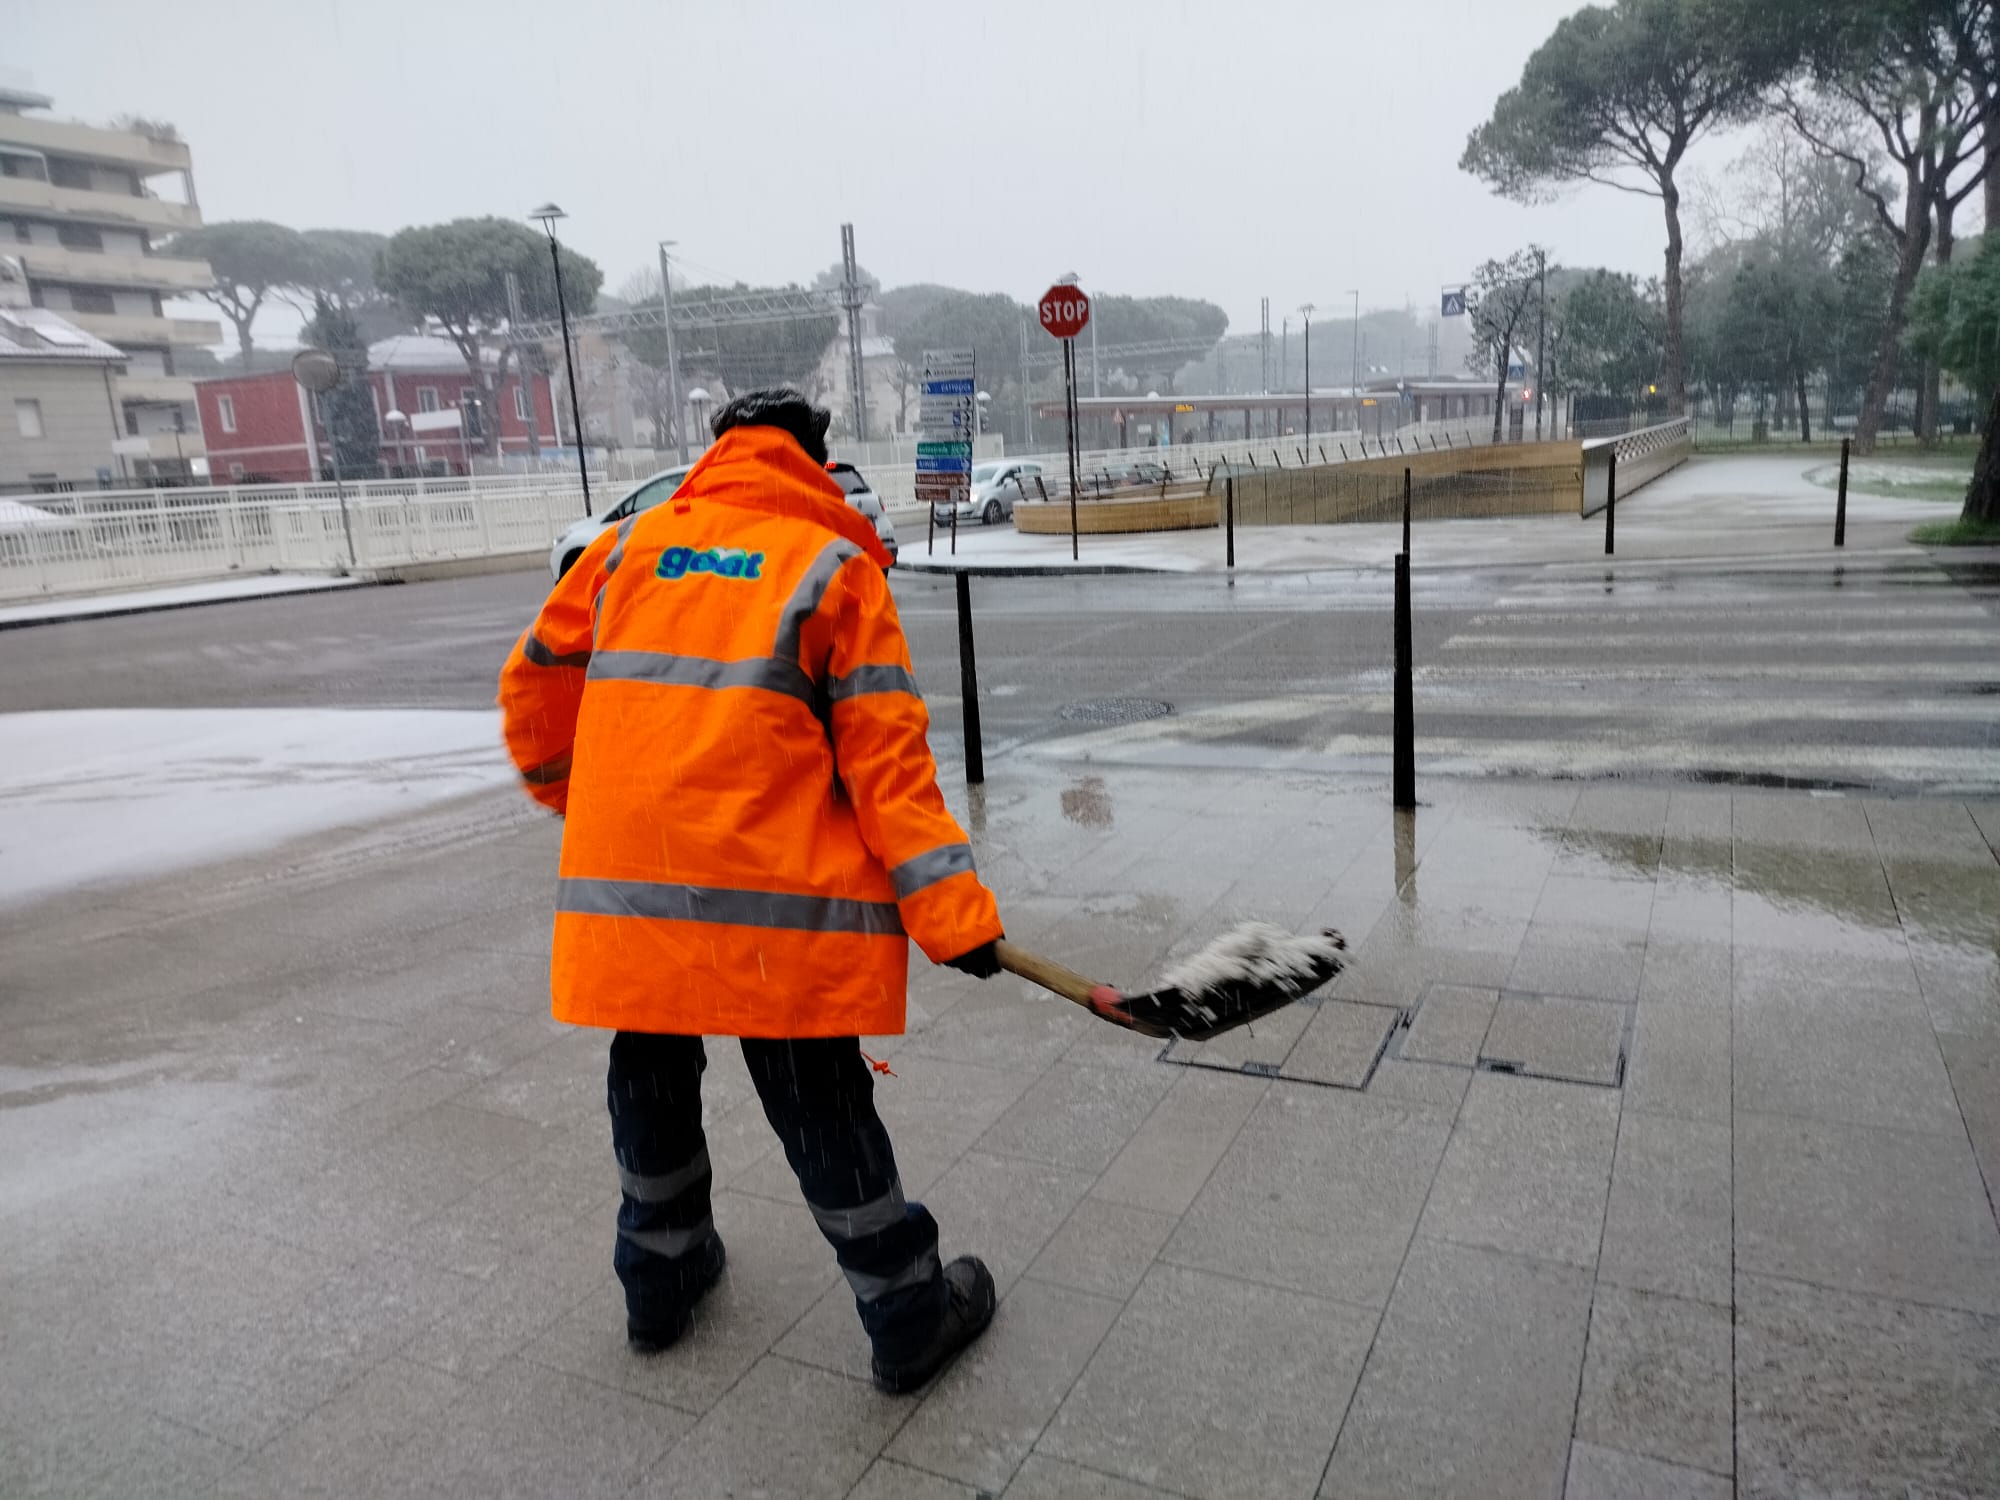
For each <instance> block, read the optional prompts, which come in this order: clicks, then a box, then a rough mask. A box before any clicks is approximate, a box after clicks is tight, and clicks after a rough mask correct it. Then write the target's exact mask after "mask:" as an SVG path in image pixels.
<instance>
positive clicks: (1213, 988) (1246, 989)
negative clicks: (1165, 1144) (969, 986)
mask: <svg viewBox="0 0 2000 1500" xmlns="http://www.w3.org/2000/svg"><path fill="white" fill-rule="evenodd" d="M1346 950H1347V939H1345V938H1343V937H1342V936H1341V935H1340V934H1339V933H1337V932H1335V931H1334V930H1333V929H1332V928H1328V929H1327V930H1326V931H1324V932H1319V933H1311V934H1306V935H1303V936H1302V935H1298V934H1294V933H1290V932H1286V931H1284V930H1283V929H1282V928H1278V927H1273V926H1271V925H1270V924H1269V923H1266V922H1245V923H1244V924H1243V925H1242V926H1240V927H1237V928H1235V929H1233V930H1232V931H1230V932H1226V933H1224V934H1223V935H1222V936H1221V937H1219V938H1217V939H1216V940H1215V941H1214V942H1212V943H1210V944H1209V945H1208V946H1207V947H1206V948H1204V949H1202V950H1201V952H1199V953H1197V954H1195V955H1194V956H1193V957H1192V958H1189V959H1186V960H1184V961H1183V962H1181V963H1179V964H1176V965H1175V966H1174V967H1173V968H1172V969H1170V970H1169V971H1168V972H1167V973H1166V974H1164V975H1163V976H1161V984H1160V988H1158V989H1156V990H1148V991H1147V992H1146V993H1145V994H1143V995H1126V994H1122V993H1121V992H1119V991H1118V990H1116V989H1114V988H1112V987H1111V986H1110V985H1108V984H1099V983H1098V982H1097V981H1095V980H1093V979H1086V978H1084V977H1083V975H1081V974H1079V973H1077V972H1076V971H1075V970H1073V969H1066V968H1064V967H1063V966H1062V965H1061V964H1059V963H1056V962H1054V961H1053V960H1051V959H1046V958H1043V957H1042V956H1041V955H1040V954H1038V953H1030V952H1029V951H1028V950H1027V949H1025V948H1022V947H1020V946H1018V945H1017V944H1014V943H1010V942H1008V941H1007V940H1006V939H1004V938H1003V939H1001V940H1000V943H999V944H998V947H997V952H998V955H999V958H1000V967H1001V968H1003V969H1005V970H1006V971H1007V972H1008V973H1010V974H1018V975H1020V976H1021V977H1022V978H1023V979H1026V980H1028V981H1030V982H1031V983H1034V984H1038V985H1040V986H1041V987H1042V988H1043V989H1045V990H1050V991H1053V992H1054V993H1055V994H1058V995H1061V996H1062V997H1063V999H1065V1000H1074V1001H1075V1002H1076V1003H1077V1004H1078V1005H1081V1006H1082V1007H1083V1008H1084V1009H1085V1010H1088V1011H1090V1012H1091V1013H1092V1014H1094V1015H1096V1016H1099V1017H1101V1018H1102V1019H1104V1020H1106V1021H1109V1022H1111V1023H1112V1024H1113V1025H1116V1026H1124V1027H1127V1028H1129V1029H1130V1030H1133V1031H1136V1032H1139V1033H1140V1034H1141V1035H1143V1036H1157V1037H1169V1036H1177V1037H1181V1038H1184V1039H1185V1040H1187V1041H1190V1042H1205V1041H1207V1040H1208V1039H1209V1038H1210V1037H1215V1036H1220V1035H1222V1033H1223V1032H1225V1031H1233V1030H1235V1029H1236V1028H1237V1027H1238V1026H1242V1025H1245V1024H1247V1023H1248V1022H1251V1021H1255V1020H1257V1019H1259V1018H1260V1017H1263V1016H1268V1015H1269V1014H1271V1012H1272V1011H1274V1010H1282V1009H1284V1008H1285V1007H1286V1006H1287V1005H1290V1004H1291V1003H1292V1002H1293V1001H1294V1000H1297V999H1298V998H1299V997H1300V996H1302V995H1308V994H1311V993H1312V992H1313V991H1314V990H1316V989H1318V988H1319V987H1320V986H1321V985H1323V984H1325V983H1326V982H1327V981H1328V980H1329V979H1331V978H1333V976H1334V975H1336V974H1338V973H1339V972H1340V971H1341V970H1342V969H1344V968H1345V967H1347V959H1346V956H1345V955H1346Z"/></svg>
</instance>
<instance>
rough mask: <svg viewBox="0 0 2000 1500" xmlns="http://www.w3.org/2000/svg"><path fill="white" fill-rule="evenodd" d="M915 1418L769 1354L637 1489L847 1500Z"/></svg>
mask: <svg viewBox="0 0 2000 1500" xmlns="http://www.w3.org/2000/svg"><path fill="white" fill-rule="evenodd" d="M908 1415H909V1413H908V1410H907V1408H906V1403H905V1402H904V1401H903V1400H901V1399H899V1398H897V1397H895V1396H885V1395H882V1394H881V1393H880V1392H879V1391H877V1390H875V1388H874V1387H873V1386H870V1385H868V1384H867V1383H865V1382H863V1381H859V1380H850V1379H848V1378H847V1377H846V1376H845V1375H835V1374H832V1373H831V1372H829V1371H826V1370H816V1369H813V1368H811V1367H810V1366H807V1365H800V1364H794V1363H792V1361H790V1360H788V1359H781V1358H779V1357H778V1356H776V1355H769V1356H766V1357H765V1358H763V1359H760V1360H758V1361H757V1363H756V1364H755V1365H754V1366H753V1367H752V1368H751V1370H750V1372H749V1373H748V1374H746V1375H745V1376H744V1377H743V1378H742V1380H740V1381H738V1382H737V1384H736V1385H735V1386H734V1387H732V1388H731V1389H730V1391H729V1393H728V1394H727V1395H725V1396H724V1397H723V1398H722V1399H721V1400H720V1401H718V1402H717V1403H716V1404H715V1406H714V1407H712V1408H711V1409H710V1410H709V1412H708V1414H707V1415H706V1416H704V1417H703V1418H702V1419H701V1420H700V1421H699V1422H697V1423H695V1424H694V1425H693V1427H692V1429H691V1430H690V1431H688V1432H687V1434H686V1436H684V1437H682V1438H681V1439H680V1441H679V1442H677V1443H675V1444H674V1445H673V1447H672V1449H671V1450H670V1451H668V1453H667V1454H666V1456H665V1457H664V1458H661V1459H660V1460H659V1461H658V1462H656V1463H654V1464H653V1465H652V1466H651V1467H650V1468H649V1469H648V1470H647V1471H646V1473H645V1476H644V1478H643V1479H642V1480H641V1481H640V1482H639V1484H638V1485H637V1487H636V1488H634V1489H632V1490H631V1491H630V1493H631V1494H632V1495H634V1496H660V1497H665V1496H683V1495H730V1494H737V1495H752V1494H758V1493H767V1494H772V1495H785V1496H788V1497H790V1496H797V1497H798V1500H842V1497H844V1496H845V1495H846V1494H847V1492H848V1491H849V1490H850V1489H852V1488H853V1487H854V1485H855V1484H857V1483H858V1482H859V1481H860V1479H861V1476H862V1474H863V1473H865V1472H866V1471H867V1469H868V1466H869V1465H870V1464H872V1463H873V1462H874V1461H875V1459H876V1457H877V1456H878V1455H880V1453H881V1452H882V1449H883V1446H884V1445H885V1444H886V1443H887V1442H888V1441H889V1439H890V1437H891V1436H893V1435H894V1433H895V1431H896V1429H897V1428H898V1427H899V1426H900V1425H902V1423H903V1421H904V1419H905V1418H906V1417H907V1416H908Z"/></svg>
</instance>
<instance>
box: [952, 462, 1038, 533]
mask: <svg viewBox="0 0 2000 1500" xmlns="http://www.w3.org/2000/svg"><path fill="white" fill-rule="evenodd" d="M1041 472H1042V466H1041V465H1040V464H1031V463H1023V462H1021V461H1020V460H1018V459H997V460H995V461H994V462H992V463H984V464H975V465H973V469H972V493H971V495H970V496H969V497H968V498H967V499H966V501H965V503H964V504H962V505H960V506H959V507H958V518H959V520H961V521H977V522H979V523H980V524H981V525H983V526H998V525H999V524H1000V523H1001V522H1002V521H1004V520H1007V519H1008V518H1009V517H1011V516H1012V515H1013V514H1014V502H1015V501H1017V500H1020V499H1022V498H1023V497H1026V498H1028V499H1035V498H1038V497H1039V496H1040V493H1041V492H1040V491H1039V490H1038V489H1036V487H1035V480H1036V479H1037V478H1039V477H1040V475H1041ZM951 513H952V508H951V507H950V506H949V505H933V506H932V507H931V519H932V520H933V521H935V522H936V523H937V524H938V525H940V526H949V525H950V524H951Z"/></svg>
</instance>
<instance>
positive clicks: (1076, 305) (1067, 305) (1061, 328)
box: [1041, 286, 1090, 339]
mask: <svg viewBox="0 0 2000 1500" xmlns="http://www.w3.org/2000/svg"><path fill="white" fill-rule="evenodd" d="M1041 306H1042V327H1043V328H1044V329H1045V330H1046V331H1047V332H1049V333H1052V334H1054V335H1055V336H1056V337H1057V338H1059V339H1073V338H1075V337H1076V336H1077V335H1078V334H1079V333H1082V332H1083V330H1084V329H1085V328H1087V327H1088V326H1089V325H1090V298H1089V297H1088V296H1086V295H1085V293H1084V290H1083V288H1082V287H1078V286H1052V287H1050V288H1049V289H1048V290H1047V291H1046V292H1044V293H1042V304H1041Z"/></svg>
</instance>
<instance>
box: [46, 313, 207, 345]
mask: <svg viewBox="0 0 2000 1500" xmlns="http://www.w3.org/2000/svg"><path fill="white" fill-rule="evenodd" d="M62 315H63V316H64V317H65V318H68V319H69V320H70V322H72V323H74V324H76V326H77V327H79V328H81V329H82V330H83V331H84V332H85V333H94V334H96V335H97V336H98V337H99V338H101V339H105V340H107V341H108V342H110V343H113V344H116V345H118V346H119V347H120V348H121V349H122V348H126V347H128V346H129V347H134V348H146V349H153V348H158V347H160V346H161V345H163V344H191V345H194V346H196V347H198V348H206V347H207V346H208V345H210V344H219V343H221V342H222V325H221V324H220V323H218V322H216V321H215V320H214V319H213V318H140V317H132V316H129V315H127V314H124V313H84V312H69V311H65V312H64V313H63V314H62Z"/></svg>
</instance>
